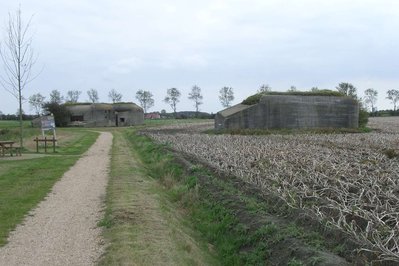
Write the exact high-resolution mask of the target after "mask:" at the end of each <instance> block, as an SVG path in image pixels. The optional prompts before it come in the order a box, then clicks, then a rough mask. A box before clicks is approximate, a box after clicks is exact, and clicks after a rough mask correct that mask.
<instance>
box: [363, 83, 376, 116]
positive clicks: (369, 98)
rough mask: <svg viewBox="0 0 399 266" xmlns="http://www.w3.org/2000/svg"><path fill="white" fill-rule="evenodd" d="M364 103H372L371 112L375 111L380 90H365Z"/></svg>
mask: <svg viewBox="0 0 399 266" xmlns="http://www.w3.org/2000/svg"><path fill="white" fill-rule="evenodd" d="M364 95H365V96H364V103H365V104H366V105H370V107H371V112H374V111H375V104H376V102H377V96H378V91H377V90H375V89H372V88H370V89H367V90H365V92H364Z"/></svg>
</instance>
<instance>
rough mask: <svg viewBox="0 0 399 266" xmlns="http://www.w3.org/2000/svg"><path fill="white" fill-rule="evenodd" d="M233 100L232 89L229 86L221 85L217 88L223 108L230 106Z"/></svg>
mask: <svg viewBox="0 0 399 266" xmlns="http://www.w3.org/2000/svg"><path fill="white" fill-rule="evenodd" d="M233 100H234V91H233V88H231V87H223V88H221V89H220V90H219V101H220V103H221V104H222V106H223V107H224V108H227V107H230V106H231V102H232V101H233Z"/></svg>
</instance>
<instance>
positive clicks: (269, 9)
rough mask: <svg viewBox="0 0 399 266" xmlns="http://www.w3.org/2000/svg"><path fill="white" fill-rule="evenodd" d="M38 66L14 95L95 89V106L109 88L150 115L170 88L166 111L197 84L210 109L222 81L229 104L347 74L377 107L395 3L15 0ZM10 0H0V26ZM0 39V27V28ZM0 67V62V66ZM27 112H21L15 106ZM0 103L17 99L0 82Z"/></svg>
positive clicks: (384, 84) (393, 49)
mask: <svg viewBox="0 0 399 266" xmlns="http://www.w3.org/2000/svg"><path fill="white" fill-rule="evenodd" d="M20 2H21V8H22V12H23V14H22V15H23V18H24V19H25V21H26V20H27V19H29V17H30V16H31V15H33V14H34V17H33V20H32V25H31V32H32V33H33V34H34V39H33V47H34V49H35V51H36V52H37V53H38V55H39V58H38V61H37V63H36V65H35V70H36V72H39V71H40V69H42V68H43V70H42V72H41V74H40V75H39V76H38V78H36V79H35V80H34V81H33V82H32V83H30V84H29V85H28V86H27V87H26V89H25V90H24V91H23V95H24V96H25V98H28V97H29V96H30V95H32V94H34V93H38V92H40V93H41V94H43V95H44V96H47V98H48V95H49V93H50V91H51V90H53V89H57V90H60V91H61V92H62V93H63V94H66V92H67V91H68V90H81V91H83V93H82V95H81V98H80V100H81V101H86V100H87V98H88V97H87V94H86V91H87V90H88V89H90V88H94V89H97V90H98V91H99V95H100V101H101V102H108V101H109V99H108V92H109V90H110V89H115V90H117V91H119V92H121V93H122V94H123V99H122V100H123V101H134V102H137V100H136V99H135V94H136V92H137V90H139V89H143V90H148V91H151V92H152V93H153V94H154V99H155V106H154V107H153V108H152V109H151V110H150V111H160V110H161V109H165V110H167V111H168V112H170V111H171V108H170V106H168V105H167V104H166V103H164V102H163V99H164V98H165V96H166V90H167V89H168V88H171V87H175V88H178V89H179V90H180V91H181V92H182V96H181V102H180V103H179V104H178V105H177V109H178V111H183V110H195V108H194V105H193V102H191V101H190V100H188V99H187V97H188V93H189V92H190V90H191V87H192V86H193V85H198V86H199V87H201V89H202V94H203V96H204V100H203V102H204V104H203V105H201V106H200V108H201V110H202V111H205V112H214V113H215V112H217V111H219V110H220V109H222V107H221V104H220V102H219V100H218V94H219V89H220V88H221V87H223V86H229V87H233V89H234V93H235V98H236V99H235V101H234V103H239V102H241V101H242V100H243V99H244V98H246V97H247V96H249V95H252V94H254V93H255V92H256V91H257V89H258V88H259V86H260V85H261V84H269V85H270V86H271V87H272V89H273V90H276V91H286V90H288V89H289V88H290V86H292V85H293V86H296V87H297V89H299V90H309V89H310V88H311V87H314V86H317V87H318V88H321V89H335V87H336V86H337V85H338V83H340V82H350V83H352V84H353V85H355V86H356V87H357V88H358V95H359V96H361V97H362V96H363V92H364V90H366V89H368V88H374V89H376V90H378V92H379V95H378V102H377V107H378V109H380V110H381V109H388V108H392V105H391V104H390V102H389V101H388V100H386V99H385V98H386V91H387V90H388V89H399V75H398V72H399V49H398V47H399V34H398V32H399V1H396V0H374V1H372V0H359V1H356V0H329V1H327V0H326V1H322V0H291V1H290V0H210V1H208V0H201V1H191V0H181V1H180V0H170V1H162V0H146V1H144V0H141V1H134V0H96V1H92V0H90V1H89V0H40V1H39V0H37V1H33V0H21V1H20ZM17 8H18V3H17V2H16V1H9V0H0V23H1V24H2V25H5V24H6V22H7V19H8V12H9V11H10V12H14V11H15V10H16V9H17ZM0 29H1V30H2V33H1V34H0V36H1V37H2V38H4V37H3V36H4V34H3V33H4V29H5V27H1V28H0ZM0 71H2V69H1V70H0ZM24 110H25V112H27V113H33V111H32V110H31V109H30V107H29V104H28V103H25V104H24ZM0 111H2V112H3V113H15V112H16V111H17V100H16V99H15V98H13V96H11V94H9V93H8V92H6V91H5V90H4V89H0Z"/></svg>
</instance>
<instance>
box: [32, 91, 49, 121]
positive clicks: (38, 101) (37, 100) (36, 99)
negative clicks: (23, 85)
mask: <svg viewBox="0 0 399 266" xmlns="http://www.w3.org/2000/svg"><path fill="white" fill-rule="evenodd" d="M45 98H46V97H44V96H43V95H41V94H40V93H36V94H33V95H31V96H30V97H29V104H30V105H31V107H32V108H33V109H34V110H35V112H36V114H37V115H38V116H39V115H40V113H41V110H42V108H43V104H44V99H45Z"/></svg>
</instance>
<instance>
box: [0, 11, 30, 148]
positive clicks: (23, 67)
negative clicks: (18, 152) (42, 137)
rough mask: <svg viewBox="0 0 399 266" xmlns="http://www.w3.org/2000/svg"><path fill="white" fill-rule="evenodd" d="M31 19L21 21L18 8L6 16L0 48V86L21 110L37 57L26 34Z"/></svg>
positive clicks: (21, 142)
mask: <svg viewBox="0 0 399 266" xmlns="http://www.w3.org/2000/svg"><path fill="white" fill-rule="evenodd" d="M31 21H32V17H31V18H30V19H29V20H28V22H27V23H24V22H23V21H22V11H21V8H18V9H17V11H16V12H15V14H11V13H9V14H8V23H7V25H6V36H5V40H4V41H3V42H2V44H1V46H0V56H1V59H2V61H3V65H4V74H3V75H1V76H0V84H1V86H2V87H3V88H4V89H6V90H7V91H8V92H10V93H11V94H12V95H13V96H14V97H15V98H16V99H17V100H18V103H19V108H18V109H19V110H22V100H23V96H22V90H23V89H24V88H25V86H26V85H27V84H28V83H29V82H30V81H32V80H33V79H34V78H35V77H32V68H33V66H34V64H35V63H36V59H37V57H36V56H35V53H34V52H33V48H32V47H33V46H32V40H33V38H32V36H30V35H29V34H28V31H29V28H30V23H31ZM19 125H20V145H21V147H22V146H23V139H22V130H23V129H22V128H23V127H22V112H19Z"/></svg>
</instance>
